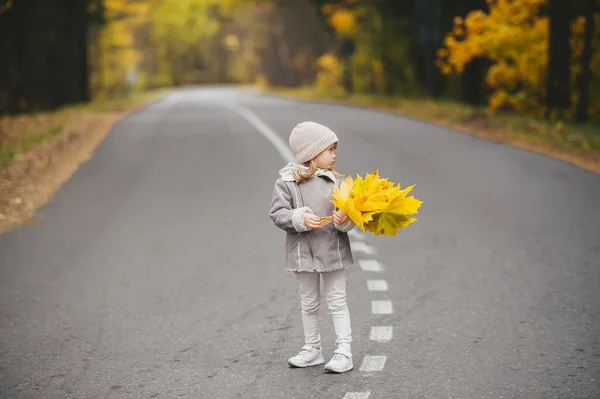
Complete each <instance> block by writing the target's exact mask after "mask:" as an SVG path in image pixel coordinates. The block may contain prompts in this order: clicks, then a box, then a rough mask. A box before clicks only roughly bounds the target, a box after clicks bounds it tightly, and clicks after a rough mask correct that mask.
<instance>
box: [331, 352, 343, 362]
mask: <svg viewBox="0 0 600 399" xmlns="http://www.w3.org/2000/svg"><path fill="white" fill-rule="evenodd" d="M331 360H333V361H334V362H343V361H344V360H346V356H344V355H342V354H341V353H336V354H335V355H333V359H331Z"/></svg>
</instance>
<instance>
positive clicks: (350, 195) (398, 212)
mask: <svg viewBox="0 0 600 399" xmlns="http://www.w3.org/2000/svg"><path fill="white" fill-rule="evenodd" d="M413 187H414V185H413V186H410V187H407V188H405V189H401V188H400V185H399V184H398V185H394V183H392V182H390V181H388V179H382V178H381V177H379V171H375V172H373V173H369V174H367V175H365V178H364V179H363V178H362V177H361V176H357V177H356V180H354V179H353V178H352V176H348V177H347V178H346V179H345V180H344V181H343V182H342V183H341V184H340V187H339V188H338V187H337V186H336V187H334V191H333V194H332V200H331V202H332V203H333V204H334V205H335V206H336V207H337V208H338V209H340V210H341V211H342V212H344V213H345V214H346V215H348V217H349V218H350V219H351V220H352V221H353V222H354V223H356V225H357V226H358V227H359V228H360V229H361V230H362V231H363V232H364V231H369V232H371V233H373V234H376V235H388V236H395V235H396V234H397V233H398V231H399V230H400V229H403V228H407V227H408V226H409V225H411V224H412V223H414V222H415V221H416V220H417V219H416V218H414V217H412V216H413V215H415V214H417V213H418V210H419V208H420V207H421V204H422V203H423V202H422V201H420V200H418V199H415V198H414V196H410V197H406V195H407V194H409V193H410V192H411V190H412V189H413Z"/></svg>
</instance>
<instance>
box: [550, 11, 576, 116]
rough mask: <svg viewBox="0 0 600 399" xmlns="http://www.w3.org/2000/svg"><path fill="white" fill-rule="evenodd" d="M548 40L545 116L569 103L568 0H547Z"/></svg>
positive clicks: (560, 113) (562, 110)
mask: <svg viewBox="0 0 600 399" xmlns="http://www.w3.org/2000/svg"><path fill="white" fill-rule="evenodd" d="M548 5H549V7H548V14H549V19H550V21H549V24H550V26H549V33H550V35H549V36H550V37H549V41H548V78H547V107H546V118H550V117H551V116H552V111H558V116H559V117H562V114H563V112H564V110H565V109H566V108H568V107H569V105H570V90H569V86H570V70H569V69H570V68H569V67H570V62H569V61H570V53H571V50H570V47H569V5H568V0H548Z"/></svg>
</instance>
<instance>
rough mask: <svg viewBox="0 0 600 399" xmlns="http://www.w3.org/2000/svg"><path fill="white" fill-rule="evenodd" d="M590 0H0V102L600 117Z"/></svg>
mask: <svg viewBox="0 0 600 399" xmlns="http://www.w3.org/2000/svg"><path fill="white" fill-rule="evenodd" d="M599 38H600V5H599V2H598V0H572V1H567V0H494V1H490V0H488V1H485V0H294V1H290V0H254V1H251V0H177V1H168V0H60V1H59V0H0V59H2V62H1V63H0V112H2V113H7V112H10V113H17V112H23V111H35V110H43V109H53V108H56V107H59V106H61V105H65V104H72V103H79V102H86V101H89V100H90V99H102V98H114V97H120V96H126V95H127V94H128V93H129V92H131V91H132V90H143V89H150V88H158V87H172V86H183V85H196V84H224V83H225V84H226V83H259V84H263V85H271V86H285V87H299V86H307V85H313V86H314V87H315V88H316V89H318V90H327V91H339V92H340V93H347V94H350V93H360V94H365V95H376V96H407V97H430V98H438V99H452V100H457V101H462V102H465V103H467V104H471V105H482V106H487V107H488V108H489V109H490V110H491V111H495V110H508V111H511V112H517V113H521V114H528V115H534V116H539V117H544V116H545V117H551V118H566V119H575V120H578V121H586V120H588V119H589V117H590V116H591V117H592V118H594V120H595V121H597V120H598V115H599V114H600V96H598V95H597V93H598V89H599V88H600V41H599Z"/></svg>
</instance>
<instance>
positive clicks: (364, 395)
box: [343, 392, 371, 399]
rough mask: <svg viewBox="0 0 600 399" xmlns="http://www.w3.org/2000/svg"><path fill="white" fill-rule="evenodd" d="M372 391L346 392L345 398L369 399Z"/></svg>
mask: <svg viewBox="0 0 600 399" xmlns="http://www.w3.org/2000/svg"><path fill="white" fill-rule="evenodd" d="M369 396H371V392H346V394H345V395H344V398H343V399H368V398H369Z"/></svg>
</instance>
